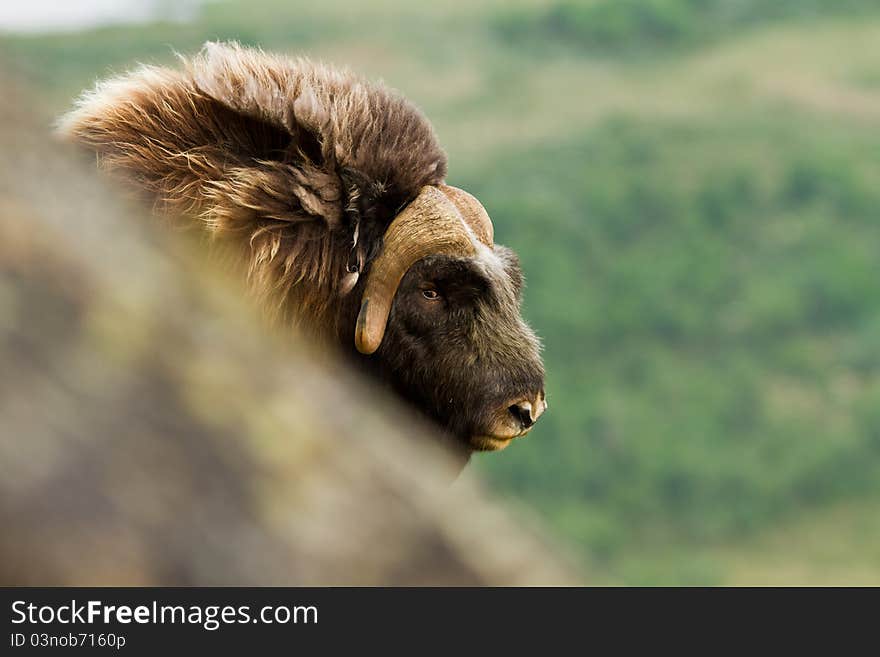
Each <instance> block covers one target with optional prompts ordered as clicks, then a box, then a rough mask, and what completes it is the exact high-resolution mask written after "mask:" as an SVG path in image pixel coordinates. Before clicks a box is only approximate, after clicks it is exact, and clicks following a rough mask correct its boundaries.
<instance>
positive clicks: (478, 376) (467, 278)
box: [374, 246, 546, 450]
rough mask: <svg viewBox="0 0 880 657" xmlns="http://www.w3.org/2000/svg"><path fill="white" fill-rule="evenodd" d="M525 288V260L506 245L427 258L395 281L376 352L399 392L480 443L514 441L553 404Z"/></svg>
mask: <svg viewBox="0 0 880 657" xmlns="http://www.w3.org/2000/svg"><path fill="white" fill-rule="evenodd" d="M521 291H522V273H521V271H520V268H519V262H518V259H517V257H516V255H515V254H514V253H513V252H512V251H511V250H509V249H507V248H505V247H503V246H495V248H494V250H493V249H488V248H482V249H481V250H480V251H479V252H478V253H477V255H476V256H475V257H452V256H429V257H427V258H423V259H422V260H420V261H419V262H417V263H416V264H415V265H413V266H412V267H411V268H410V269H409V271H408V272H407V274H406V275H405V276H404V278H403V280H402V281H401V283H400V286H399V287H398V289H397V294H396V296H395V299H394V304H393V307H392V310H391V314H390V316H389V321H388V327H387V330H386V333H385V336H384V339H383V341H382V345H381V347H380V348H379V351H378V352H376V354H375V357H374V362H375V363H376V366H377V367H378V368H379V369H380V370H381V372H382V374H383V376H384V377H385V378H386V379H387V380H389V381H390V382H391V384H392V385H393V387H394V388H395V389H396V391H397V392H398V393H399V394H400V395H401V396H403V397H404V398H405V399H407V400H408V401H410V402H411V403H412V404H413V405H415V406H416V407H417V408H418V409H419V410H421V411H422V412H424V413H425V414H426V415H428V416H429V417H430V418H432V419H433V420H434V421H436V422H437V423H439V424H440V425H441V426H442V427H444V428H445V429H446V430H447V431H448V432H450V433H451V434H453V435H454V436H455V437H457V438H458V439H460V440H461V441H462V442H463V443H464V444H465V445H466V446H467V447H469V448H470V449H473V450H497V449H503V448H505V447H507V445H509V444H510V442H511V441H512V439H513V438H516V437H519V436H522V435H524V434H525V433H527V432H528V431H529V430H530V429H531V427H532V425H533V424H534V423H535V421H537V419H538V418H539V417H540V415H541V414H542V413H543V412H544V409H545V408H546V401H545V396H544V366H543V363H542V362H541V357H540V344H539V342H538V339H537V338H536V337H535V334H534V333H533V332H532V330H531V329H530V328H529V327H528V325H526V323H525V322H524V321H523V319H522V317H521V316H520V295H521Z"/></svg>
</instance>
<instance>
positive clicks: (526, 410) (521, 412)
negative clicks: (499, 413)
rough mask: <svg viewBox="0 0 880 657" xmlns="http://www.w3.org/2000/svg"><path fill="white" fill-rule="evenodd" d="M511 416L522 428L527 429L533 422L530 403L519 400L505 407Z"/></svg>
mask: <svg viewBox="0 0 880 657" xmlns="http://www.w3.org/2000/svg"><path fill="white" fill-rule="evenodd" d="M507 410H508V411H509V412H510V414H511V415H513V417H515V418H516V419H517V421H518V422H519V423H520V424H521V425H522V427H523V429H528V428H529V427H530V426H532V425H533V424H534V423H535V419H536V418H535V417H534V415H533V413H532V403H531V402H528V401H521V402H517V403H516V404H513V405H512V406H510V407H509V408H508V409H507Z"/></svg>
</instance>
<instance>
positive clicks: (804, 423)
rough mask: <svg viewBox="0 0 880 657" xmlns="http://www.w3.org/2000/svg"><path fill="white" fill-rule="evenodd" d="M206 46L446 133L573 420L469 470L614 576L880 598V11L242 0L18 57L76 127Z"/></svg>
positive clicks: (699, 4) (558, 397) (28, 46)
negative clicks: (111, 82) (856, 591)
mask: <svg viewBox="0 0 880 657" xmlns="http://www.w3.org/2000/svg"><path fill="white" fill-rule="evenodd" d="M367 5H368V6H367ZM207 39H237V40H240V41H242V42H244V43H247V44H258V45H261V46H263V47H265V48H266V49H272V50H282V51H288V52H297V53H307V54H310V55H312V56H315V57H317V58H321V59H325V60H328V61H332V62H335V63H339V64H344V65H347V66H349V67H350V68H353V69H355V70H357V71H359V72H362V73H364V74H366V75H368V76H370V77H373V78H382V79H384V80H386V81H387V82H388V83H389V84H391V85H392V86H394V87H397V88H399V89H401V90H402V91H403V92H405V93H406V95H407V96H408V97H410V98H411V99H413V100H414V101H415V102H416V103H418V104H419V105H420V106H421V107H422V108H423V109H424V110H425V111H426V112H427V114H428V115H429V116H430V117H431V118H432V120H433V121H434V123H435V126H436V127H437V130H438V133H439V135H440V138H441V140H442V142H443V143H444V144H445V145H446V147H447V150H448V152H449V157H450V176H449V180H450V182H451V183H452V184H456V185H460V186H462V187H466V188H467V189H469V190H470V191H471V192H473V193H474V194H476V195H477V196H478V197H479V198H480V199H481V200H482V201H483V203H484V204H485V205H486V207H487V208H488V210H489V212H490V214H491V215H492V217H493V219H494V222H495V226H496V239H497V240H498V241H499V242H501V243H505V244H507V245H509V246H511V247H514V248H515V249H516V250H517V251H518V252H519V253H520V255H521V257H522V260H523V265H524V269H525V272H526V275H527V277H528V283H529V285H528V289H527V291H526V308H525V312H526V315H527V317H528V318H529V320H530V321H531V322H532V323H533V325H534V326H535V327H536V329H537V330H538V331H539V333H540V334H541V335H542V336H543V337H544V339H545V342H546V352H545V353H546V359H547V369H548V396H549V401H550V411H549V412H548V414H547V415H546V417H545V419H542V422H541V424H540V425H539V426H538V427H537V428H536V430H535V431H533V432H532V433H531V434H530V437H529V438H528V439H526V440H523V441H522V442H519V443H517V444H514V445H513V446H511V447H510V448H509V449H508V450H507V451H505V452H503V453H501V454H491V455H486V456H481V457H479V458H477V459H475V462H476V464H475V468H473V469H472V471H471V472H470V473H469V474H468V475H466V476H474V473H473V470H476V471H478V472H480V473H482V474H484V475H485V476H487V477H488V478H489V479H490V480H491V481H492V482H493V483H494V485H495V486H496V487H497V488H498V489H499V495H500V496H509V497H511V498H513V499H518V500H520V501H521V503H522V504H523V506H525V507H530V508H532V509H534V510H536V512H537V515H539V516H540V517H541V518H543V519H544V521H545V523H546V524H547V525H548V526H549V527H551V528H552V529H553V530H554V531H555V532H557V533H558V534H559V535H560V536H562V537H564V538H566V539H568V540H569V542H571V543H573V544H574V545H575V547H576V549H577V550H578V551H579V554H580V556H581V557H582V559H583V562H584V563H585V564H586V571H587V572H588V573H589V574H591V576H592V578H593V580H594V581H595V582H597V583H611V584H614V583H631V584H680V583H685V584H717V583H730V584H761V583H772V584H779V583H789V584H808V583H817V584H829V583H853V584H855V583H861V584H868V583H872V584H880V524H878V522H880V0H836V1H835V0H779V1H771V0H763V1H762V0H748V1H745V0H593V1H585V2H580V3H578V2H572V1H570V0H560V1H559V2H546V1H545V2H540V1H538V0H519V1H515V2H510V1H507V2H505V1H502V0H494V1H492V2H465V1H464V0H453V1H450V2H444V3H432V4H430V5H424V6H423V5H422V4H421V3H408V2H402V1H399V0H381V1H380V2H372V3H356V2H352V1H351V0H345V1H343V0H325V1H324V2H322V3H302V2H282V1H280V0H259V1H255V2H243V1H242V2H215V3H210V4H208V5H206V7H205V9H204V10H203V13H202V16H201V18H200V19H199V20H197V21H196V22H194V23H190V24H185V25H178V24H157V25H148V26H136V27H115V28H106V29H98V30H93V31H90V32H88V33H76V34H67V35H54V36H28V37H5V38H2V39H0V52H2V53H4V54H5V55H6V56H7V57H11V58H12V59H13V60H14V61H15V62H16V64H17V65H18V66H19V68H20V69H21V70H23V71H24V72H25V73H26V75H28V76H29V77H30V78H31V79H32V80H33V82H34V84H35V85H36V86H37V87H38V88H39V89H42V90H44V92H45V99H46V102H47V105H48V106H49V107H50V109H52V110H54V111H56V112H61V111H62V110H63V109H65V108H66V107H67V105H68V104H69V102H70V100H71V98H72V97H73V96H74V95H76V94H77V93H78V92H79V91H80V90H81V89H82V88H84V87H87V86H89V85H91V83H92V82H93V81H94V80H95V79H96V78H98V77H102V76H104V75H107V74H108V73H110V72H113V71H117V72H118V71H122V70H125V69H126V68H127V67H129V66H131V65H132V64H133V63H134V62H135V61H149V62H159V63H170V62H172V61H173V52H172V51H173V50H177V51H182V52H188V51H192V50H195V49H197V48H198V47H199V45H200V44H201V43H202V42H203V41H205V40H207Z"/></svg>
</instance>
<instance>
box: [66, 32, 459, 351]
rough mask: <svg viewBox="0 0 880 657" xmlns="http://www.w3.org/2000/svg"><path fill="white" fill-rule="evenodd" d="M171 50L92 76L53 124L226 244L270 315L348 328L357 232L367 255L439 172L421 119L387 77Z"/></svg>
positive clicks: (221, 48)
mask: <svg viewBox="0 0 880 657" xmlns="http://www.w3.org/2000/svg"><path fill="white" fill-rule="evenodd" d="M182 61H183V64H184V66H183V70H182V71H173V70H168V69H164V68H157V67H151V66H145V67H142V68H141V69H140V70H138V71H136V72H134V73H131V74H128V75H125V76H123V77H121V78H117V79H112V80H109V81H105V82H102V83H100V84H99V85H98V86H97V87H96V88H95V89H94V90H93V91H91V92H88V93H86V94H85V95H84V96H83V97H82V98H81V99H80V100H79V101H78V103H77V107H76V109H74V110H73V111H72V112H71V113H70V114H68V115H67V116H66V117H65V118H64V119H63V120H62V122H61V125H60V131H61V133H62V134H63V135H66V136H68V137H70V138H71V139H74V140H76V141H78V142H81V143H85V144H87V145H89V146H91V147H92V148H94V149H95V150H96V151H97V152H98V154H99V156H100V162H101V165H102V166H103V167H105V168H106V169H108V170H111V171H114V172H120V171H121V172H124V173H126V174H127V175H128V176H129V177H130V178H133V179H134V180H135V181H136V182H137V183H138V184H139V186H140V187H142V188H143V189H144V190H146V191H147V192H148V193H150V194H151V195H152V196H153V197H154V198H155V199H156V200H157V201H158V202H159V205H160V207H161V208H162V209H163V210H165V211H166V212H169V213H170V214H172V215H177V216H185V217H191V218H197V219H198V220H199V221H200V222H201V223H202V224H203V225H204V226H205V227H206V228H207V229H208V230H209V231H210V233H211V234H212V235H214V236H217V237H221V238H224V239H226V240H232V241H233V242H235V243H236V245H237V246H238V248H235V249H234V252H235V253H238V254H240V255H241V256H242V257H244V258H245V260H246V266H247V269H248V274H249V279H250V281H251V285H252V288H253V290H254V293H255V294H256V295H257V296H258V297H259V298H260V299H261V301H262V302H263V303H262V305H263V306H264V307H265V308H267V309H268V311H269V313H270V315H271V316H272V317H273V318H274V319H276V320H279V321H284V322H288V323H302V322H306V323H307V324H310V325H311V326H312V328H315V329H317V330H316V333H318V334H322V335H326V334H327V333H328V329H330V330H331V331H332V332H333V333H339V332H340V331H343V332H344V331H348V330H349V329H350V327H348V326H345V327H343V326H339V325H338V324H339V320H340V317H339V313H338V312H337V310H338V309H337V299H338V296H339V293H340V290H339V286H340V281H341V280H342V278H343V276H344V273H345V269H346V264H347V262H348V261H349V259H350V258H351V257H352V254H351V251H352V246H353V243H354V238H355V234H356V232H357V233H358V244H359V245H360V247H359V253H356V254H355V256H354V257H355V258H357V259H358V260H359V261H360V262H365V261H368V260H369V259H370V258H371V257H372V256H373V255H374V254H375V252H376V250H378V249H379V248H380V247H381V236H382V234H383V233H384V231H385V228H386V227H387V225H388V223H389V222H390V221H391V219H392V218H393V216H394V214H395V212H396V211H397V210H398V209H399V208H400V207H401V206H402V205H404V204H405V203H406V202H407V201H409V200H411V199H412V198H414V197H415V196H416V195H417V193H418V191H419V189H420V188H421V187H422V186H423V185H428V184H436V183H439V182H440V181H442V180H443V177H444V176H445V174H446V156H445V154H444V153H443V151H442V150H441V148H440V147H439V145H438V144H437V141H436V139H435V136H434V132H433V130H432V128H431V125H430V124H429V123H428V121H427V120H426V119H425V118H424V116H423V115H422V114H421V113H420V112H419V111H418V110H417V109H416V108H415V107H413V106H412V105H411V104H410V103H409V102H407V101H406V100H405V99H404V98H402V97H401V96H399V95H398V94H396V93H395V92H393V91H390V90H389V89H387V88H386V87H383V86H380V85H375V84H370V83H368V82H365V81H363V80H361V79H359V78H357V77H355V76H354V75H352V74H349V73H345V72H340V71H339V70H337V69H333V68H330V67H327V66H323V65H321V64H316V63H313V62H311V61H309V60H307V59H296V60H291V59H288V58H284V57H278V56H273V55H269V54H266V53H263V52H261V51H257V50H251V49H245V48H241V47H239V46H238V45H235V44H231V45H221V44H214V43H209V44H207V45H206V46H205V48H204V50H203V51H202V52H201V53H200V54H199V55H197V56H195V57H193V58H192V59H190V60H186V59H182ZM353 298H356V295H354V296H353Z"/></svg>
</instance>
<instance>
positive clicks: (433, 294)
mask: <svg viewBox="0 0 880 657" xmlns="http://www.w3.org/2000/svg"><path fill="white" fill-rule="evenodd" d="M422 296H423V297H425V298H426V299H427V300H428V301H436V300H437V299H439V298H440V293H439V292H437V290H432V289H431V288H428V289H426V290H422Z"/></svg>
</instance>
